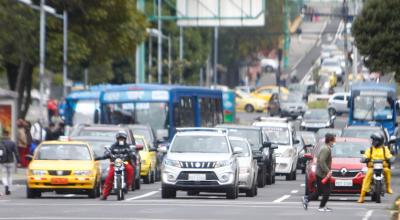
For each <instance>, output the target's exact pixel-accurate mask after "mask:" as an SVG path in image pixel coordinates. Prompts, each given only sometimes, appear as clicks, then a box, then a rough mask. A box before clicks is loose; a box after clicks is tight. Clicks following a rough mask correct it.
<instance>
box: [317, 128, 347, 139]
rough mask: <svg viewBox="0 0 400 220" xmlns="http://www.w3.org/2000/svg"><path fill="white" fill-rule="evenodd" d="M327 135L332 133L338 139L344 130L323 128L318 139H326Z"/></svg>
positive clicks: (319, 131) (318, 134) (318, 133)
mask: <svg viewBox="0 0 400 220" xmlns="http://www.w3.org/2000/svg"><path fill="white" fill-rule="evenodd" d="M327 133H331V134H334V135H336V137H339V136H341V135H342V130H340V129H331V128H322V129H319V130H318V132H317V136H318V138H324V137H325V135H326V134H327Z"/></svg>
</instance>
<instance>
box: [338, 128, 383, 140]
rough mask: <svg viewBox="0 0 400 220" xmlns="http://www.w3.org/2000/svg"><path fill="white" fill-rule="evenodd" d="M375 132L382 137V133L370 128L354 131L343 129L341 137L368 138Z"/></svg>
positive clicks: (377, 129) (353, 129)
mask: <svg viewBox="0 0 400 220" xmlns="http://www.w3.org/2000/svg"><path fill="white" fill-rule="evenodd" d="M375 132H379V133H381V134H382V135H383V136H384V137H385V134H384V132H383V131H382V130H381V129H379V128H370V129H356V128H349V129H346V128H345V129H343V133H342V137H355V138H368V139H369V138H370V137H371V135H372V134H373V133H375Z"/></svg>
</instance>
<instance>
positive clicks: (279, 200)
mask: <svg viewBox="0 0 400 220" xmlns="http://www.w3.org/2000/svg"><path fill="white" fill-rule="evenodd" d="M289 197H290V195H284V196H282V197H281V198H279V199H275V200H274V201H272V202H273V203H279V202H282V201H283V200H286V199H288V198H289Z"/></svg>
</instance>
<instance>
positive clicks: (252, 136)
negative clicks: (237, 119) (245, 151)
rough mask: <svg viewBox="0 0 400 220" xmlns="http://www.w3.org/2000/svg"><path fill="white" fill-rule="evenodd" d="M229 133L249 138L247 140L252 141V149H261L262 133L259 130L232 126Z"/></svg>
mask: <svg viewBox="0 0 400 220" xmlns="http://www.w3.org/2000/svg"><path fill="white" fill-rule="evenodd" d="M229 135H231V136H235V137H241V138H247V141H248V142H249V143H250V146H251V149H253V150H258V149H260V145H261V140H260V138H261V135H260V131H259V130H255V129H254V130H253V129H236V128H230V129H229Z"/></svg>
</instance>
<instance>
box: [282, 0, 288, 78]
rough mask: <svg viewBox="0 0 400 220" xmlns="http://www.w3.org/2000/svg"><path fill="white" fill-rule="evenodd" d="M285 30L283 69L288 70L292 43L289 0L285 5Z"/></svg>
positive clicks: (286, 0)
mask: <svg viewBox="0 0 400 220" xmlns="http://www.w3.org/2000/svg"><path fill="white" fill-rule="evenodd" d="M283 13H284V19H283V28H284V29H283V30H284V32H285V36H284V43H283V54H284V56H283V69H284V70H285V72H286V70H287V69H288V68H289V44H290V42H289V41H290V35H289V4H288V0H285V2H284V5H283Z"/></svg>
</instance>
